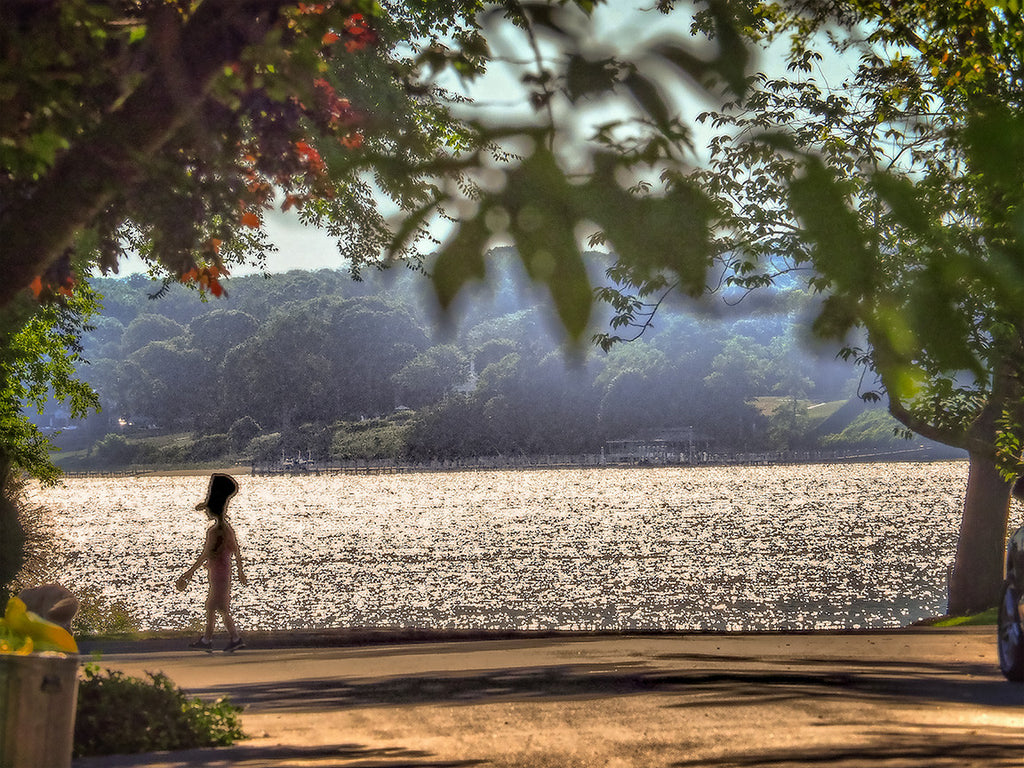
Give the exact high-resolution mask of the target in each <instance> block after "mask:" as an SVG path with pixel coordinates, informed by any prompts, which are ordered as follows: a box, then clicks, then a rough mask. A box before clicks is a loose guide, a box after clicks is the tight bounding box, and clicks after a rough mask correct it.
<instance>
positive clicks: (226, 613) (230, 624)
mask: <svg viewBox="0 0 1024 768" xmlns="http://www.w3.org/2000/svg"><path fill="white" fill-rule="evenodd" d="M220 617H221V618H222V619H223V620H224V628H225V629H227V631H228V636H229V637H230V638H231V640H233V641H234V640H237V639H238V637H239V635H238V628H237V627H236V626H235V620H234V619H232V618H231V611H230V610H228V609H226V608H225V609H224V610H223V611H221V612H220Z"/></svg>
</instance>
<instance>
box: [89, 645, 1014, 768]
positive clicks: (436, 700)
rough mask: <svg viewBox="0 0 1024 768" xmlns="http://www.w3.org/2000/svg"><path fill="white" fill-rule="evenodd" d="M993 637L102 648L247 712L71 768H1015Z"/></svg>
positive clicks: (116, 663) (1008, 688)
mask: <svg viewBox="0 0 1024 768" xmlns="http://www.w3.org/2000/svg"><path fill="white" fill-rule="evenodd" d="M994 643H995V638H994V632H993V631H992V629H990V628H967V629H953V630H940V629H912V630H905V631H897V632H881V633H821V634H730V635H690V636H686V635H678V636H676V635H668V636H665V635H662V636H627V637H600V636H598V637H581V638H564V637H562V638H551V639H513V640H489V641H462V642H437V643H404V644H380V645H370V646H348V647H344V646H342V647H329V648H308V647H307V648H281V647H274V648H271V647H265V648H260V647H258V645H259V643H257V642H256V641H255V640H254V642H253V643H252V647H250V648H249V649H247V650H245V651H242V652H240V653H238V654H235V655H225V654H213V655H205V654H202V653H195V652H191V653H189V652H185V651H177V650H174V651H169V650H162V651H152V650H151V651H147V652H135V653H110V654H107V655H105V656H104V657H103V659H102V661H101V666H107V667H111V668H116V669H121V670H124V671H125V672H128V673H130V674H141V673H142V672H144V671H145V670H162V671H164V672H165V673H166V674H168V675H169V676H170V677H171V678H172V679H173V680H175V681H176V682H177V683H178V684H179V685H180V686H182V687H184V688H185V689H187V690H188V691H189V692H190V693H193V694H196V695H199V696H202V697H217V696H222V695H228V696H230V697H231V698H232V699H233V700H234V701H235V702H236V703H240V704H243V705H245V707H246V710H245V713H244V715H243V722H244V727H245V730H246V732H247V733H248V734H249V735H250V736H251V738H250V739H247V740H246V741H243V742H241V743H240V744H239V745H237V746H235V747H228V748H222V749H217V750H195V751H190V752H175V753H163V754H150V755H141V756H134V757H116V758H111V757H104V758H93V759H82V760H78V761H76V762H75V768H99V766H103V768H118V767H122V766H146V767H147V768H182V767H183V766H245V768H257V767H262V766H268V767H270V768H285V766H288V767H289V768H291V767H293V766H294V767H296V768H297V767H299V766H314V767H316V768H334V767H335V766H337V767H339V768H340V767H341V766H361V767H362V768H368V767H370V766H374V767H377V768H396V767H397V766H407V767H409V768H413V767H415V768H428V767H431V768H439V767H440V766H453V767H454V766H478V765H479V766H496V767H502V768H505V767H507V768H512V766H517V767H525V768H534V767H538V768H539V767H540V766H552V767H553V766H559V767H560V766H638V767H639V766H644V767H645V768H646V767H647V766H666V767H669V766H674V767H676V768H687V767H690V766H719V767H721V768H743V767H746V766H773V767H777V768H792V767H795V766H821V765H823V764H827V765H829V766H834V767H835V768H855V767H856V768H864V767H865V766H868V767H869V768H874V767H875V766H879V767H881V766H884V767H886V768H889V767H892V768H895V767H899V768H941V767H942V766H951V767H952V766H956V767H957V768H963V767H964V766H977V767H978V768H981V767H982V766H984V768H1002V767H1003V766H1006V767H1009V766H1013V767H1014V768H1020V767H1021V766H1024V686H1022V685H1014V684H1011V683H1008V682H1006V681H1004V680H1003V678H1002V676H1001V675H1000V674H999V670H998V669H997V667H996V657H995V644H994Z"/></svg>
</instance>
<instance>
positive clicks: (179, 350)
mask: <svg viewBox="0 0 1024 768" xmlns="http://www.w3.org/2000/svg"><path fill="white" fill-rule="evenodd" d="M495 256H496V258H495V261H496V263H497V265H498V269H497V271H496V273H495V274H494V275H492V276H491V279H489V281H488V287H486V288H481V289H480V290H479V291H477V293H476V294H475V295H474V296H471V297H467V298H466V299H464V300H461V301H460V304H459V306H458V307H457V309H456V311H455V312H454V313H453V314H452V316H451V317H449V318H447V320H446V322H443V323H442V322H439V318H438V316H437V314H436V312H435V309H434V305H433V300H432V298H431V296H430V294H429V293H428V291H427V285H426V280H424V278H423V276H422V275H420V274H417V273H414V272H411V271H409V270H393V271H390V272H384V273H373V274H369V275H366V276H365V279H364V280H363V281H362V282H356V281H353V280H352V279H351V278H350V277H349V276H348V274H347V273H345V272H341V271H328V270H323V271H319V272H290V273H287V274H282V275H274V276H272V277H269V278H267V277H263V276H247V277H236V278H231V279H230V280H227V281H225V285H226V288H227V292H228V295H227V297H226V298H220V299H210V300H208V301H205V302H204V301H200V299H199V297H198V295H197V294H196V293H195V292H193V291H190V290H188V289H186V288H183V287H181V286H177V285H174V286H170V287H169V288H168V289H167V290H166V291H163V292H160V291H158V289H160V287H161V286H160V284H159V283H154V282H153V281H150V280H149V279H148V278H146V277H145V276H141V275H133V276H130V277H127V278H124V279H113V278H97V279H95V280H94V281H93V282H94V284H95V286H96V287H97V289H98V290H99V291H100V293H102V294H103V296H104V311H103V314H102V317H101V318H100V319H98V321H97V322H96V327H95V330H94V331H92V332H91V333H90V334H89V335H88V336H87V337H86V338H85V340H84V346H85V356H86V358H87V359H88V360H89V364H88V365H86V366H82V368H81V370H80V375H81V376H82V377H83V378H84V379H85V380H87V381H88V382H89V383H90V384H92V386H93V387H94V388H95V389H96V390H97V391H98V393H99V394H100V398H101V401H102V404H103V410H102V412H101V413H99V414H96V415H94V416H92V417H90V418H89V419H88V420H86V421H85V422H83V423H80V424H77V425H75V428H74V429H72V430H67V431H65V432H64V433H63V434H62V435H61V436H60V437H59V438H57V442H58V443H59V444H61V445H62V446H63V447H64V448H65V450H66V453H67V455H66V457H65V458H63V459H62V458H61V457H58V461H63V462H64V463H65V464H66V465H68V466H99V465H120V464H126V463H146V462H151V463H161V464H174V463H192V462H204V461H213V460H218V459H223V458H229V459H233V460H250V459H252V460H259V461H267V460H273V459H274V458H275V457H280V456H285V455H288V456H290V455H297V454H301V455H304V456H308V457H311V458H314V459H330V458H335V459H338V458H352V457H366V458H381V457H392V458H412V459H431V458H453V457H462V456H472V455H496V454H503V455H523V454H544V453H596V452H599V451H600V450H601V447H602V446H603V445H605V443H606V442H607V441H608V440H615V439H622V438H627V437H631V436H638V435H644V434H653V433H657V432H658V431H659V430H668V429H679V428H692V431H691V434H699V435H701V436H702V438H703V439H705V444H706V445H711V446H713V447H714V449H715V450H721V451H737V450H766V449H802V448H812V447H815V446H819V445H822V444H824V443H829V444H830V445H833V446H835V445H843V444H849V445H854V444H857V442H858V441H861V443H864V441H865V440H867V442H866V443H864V444H865V445H867V444H879V443H888V442H891V441H892V430H891V429H890V428H888V425H887V424H883V425H882V426H881V427H880V426H879V423H878V415H877V414H873V415H870V417H869V418H870V419H871V425H870V429H867V430H860V431H858V430H856V429H854V430H849V429H848V427H849V426H850V423H851V422H853V421H855V419H856V418H859V414H860V412H861V411H863V407H861V406H859V405H857V406H856V407H854V405H852V404H851V405H849V406H847V407H846V409H845V411H844V412H848V414H849V415H848V418H846V419H845V420H839V421H837V420H836V419H834V418H833V419H832V420H831V421H832V422H834V423H831V424H830V429H829V430H828V431H827V432H823V430H822V428H821V427H822V425H823V424H825V423H826V416H828V415H829V414H833V413H834V412H835V411H836V409H837V408H838V406H839V405H840V404H842V403H843V402H845V401H848V400H849V399H850V398H851V397H852V396H854V395H855V387H856V379H855V378H854V377H855V374H856V373H857V372H856V371H854V370H853V369H852V368H851V367H850V366H849V365H847V364H846V363H841V362H837V361H835V360H834V350H832V351H829V350H821V351H820V352H819V353H817V354H814V353H812V352H811V351H809V349H808V348H807V347H806V346H805V345H803V344H802V343H801V334H802V328H803V326H802V324H801V322H800V321H801V317H802V316H803V315H804V313H805V312H806V311H807V309H808V307H809V304H810V302H811V301H812V299H811V298H810V297H808V296H806V295H805V294H802V293H800V292H799V291H797V290H795V289H794V290H789V291H779V292H776V293H775V294H773V295H771V296H770V297H768V298H767V299H766V298H764V297H761V296H759V297H758V302H757V304H756V305H755V304H754V303H753V302H751V301H741V302H739V303H738V304H737V305H736V306H729V304H728V303H727V302H725V301H723V300H722V299H721V298H720V297H719V298H715V299H711V300H709V301H708V302H707V303H706V304H703V305H701V306H699V307H694V306H691V307H684V306H666V307H662V308H661V310H660V313H659V315H658V316H657V318H656V320H655V324H654V327H653V328H651V329H649V330H648V331H647V332H646V333H645V334H644V335H643V336H642V337H641V338H640V339H638V340H636V341H633V342H631V343H623V344H619V345H617V346H616V347H614V348H613V349H612V350H611V352H609V353H604V352H601V351H600V350H597V349H592V350H589V351H588V353H587V355H586V359H582V360H581V359H576V358H574V357H570V356H567V355H566V354H565V353H564V352H563V351H562V349H561V348H560V346H559V340H558V338H557V337H556V336H555V335H553V334H552V332H551V331H550V329H551V328H552V327H553V323H551V322H550V318H549V317H548V316H547V315H546V314H545V311H546V310H545V308H546V307H547V305H548V303H545V302H542V301H539V300H538V297H537V296H536V295H535V294H534V293H533V291H532V289H530V288H529V286H528V285H526V284H525V283H524V281H523V280H522V279H521V277H520V276H519V275H518V273H517V272H516V271H515V270H514V269H512V267H511V266H510V265H511V263H512V262H511V260H510V259H508V258H507V257H508V254H502V253H496V254H495ZM590 258H591V262H592V267H593V269H594V274H595V275H600V274H602V270H603V263H602V259H603V258H604V257H602V256H601V255H600V254H591V255H590ZM158 292H159V293H161V295H160V296H159V298H150V296H151V295H154V294H157V293H158ZM598 330H604V329H603V328H601V327H600V318H599V319H598V320H597V321H595V327H594V331H595V332H597V331H598ZM829 404H832V405H829ZM42 419H43V422H44V423H47V424H50V423H53V424H60V422H61V416H60V414H59V413H49V412H48V413H47V414H45V415H44V417H42ZM844 430H847V431H846V433H845V437H844ZM844 441H845V443H844Z"/></svg>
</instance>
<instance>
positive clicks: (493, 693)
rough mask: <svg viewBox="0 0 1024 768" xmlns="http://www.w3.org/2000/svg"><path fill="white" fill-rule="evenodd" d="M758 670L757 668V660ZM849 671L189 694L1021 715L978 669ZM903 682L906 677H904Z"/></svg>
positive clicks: (248, 699)
mask: <svg viewBox="0 0 1024 768" xmlns="http://www.w3.org/2000/svg"><path fill="white" fill-rule="evenodd" d="M751 661H756V660H751ZM845 669H846V667H844V664H843V662H841V661H840V662H834V663H830V667H827V668H821V667H819V668H816V669H814V670H811V669H806V670H796V671H794V670H790V669H785V668H783V669H768V670H764V669H745V670H739V671H732V670H728V669H718V670H716V669H712V670H707V669H703V670H696V671H679V670H668V669H657V668H651V667H647V666H645V665H643V664H636V665H634V666H632V667H627V668H626V669H623V665H622V664H609V665H595V664H589V665H567V666H549V667H529V668H511V669H500V670H487V671H486V672H481V671H475V672H474V671H468V672H460V673H444V674H429V675H412V676H405V677H389V678H375V679H371V680H365V681H364V680H359V679H352V678H340V677H336V678H317V679H308V680H294V681H288V682H281V681H275V682H267V683H251V684H245V683H241V684H231V685H226V686H223V687H210V688H202V689H191V690H190V693H191V694H193V695H197V696H200V697H202V698H207V699H209V698H217V697H220V696H228V697H230V698H231V700H232V701H233V702H234V703H236V704H241V705H243V706H246V707H250V708H252V709H255V710H259V711H263V712H274V711H287V712H321V711H327V710H341V709H353V708H362V707H375V706H394V705H406V706H408V705H422V704H446V705H456V704H460V703H461V704H471V703H472V704H477V703H482V702H488V701H509V700H520V699H529V700H533V701H538V700H544V699H567V698H595V697H611V696H628V695H633V694H640V693H665V694H677V695H679V696H680V698H679V699H678V700H676V701H674V702H673V703H672V704H668V706H675V707H684V708H685V707H697V706H705V705H706V704H707V703H708V702H709V701H710V700H713V702H714V705H715V706H718V707H721V706H729V705H735V706H750V705H753V704H763V703H767V702H777V701H780V700H784V699H789V698H800V697H807V696H815V697H822V696H836V697H842V698H845V699H847V700H849V699H861V700H869V699H876V700H877V699H879V698H884V699H889V700H917V701H922V700H927V701H932V702H935V703H937V704H949V703H971V704H980V705H984V706H994V707H1019V706H1020V705H1021V700H1022V690H1021V688H1020V686H1015V685H1013V684H1010V683H1006V682H1004V681H1002V680H1001V679H999V678H996V677H994V676H993V675H992V674H991V670H989V669H988V668H985V672H987V673H988V674H986V675H984V676H978V675H979V670H978V669H975V668H974V667H973V666H972V665H955V664H947V665H941V664H935V665H928V666H927V668H925V667H924V665H917V666H916V667H912V668H908V667H907V665H904V668H903V669H902V670H900V671H897V670H895V669H890V668H888V666H887V665H882V667H881V668H878V669H875V668H868V667H867V666H866V665H865V664H864V663H863V662H859V663H858V664H857V668H856V671H850V672H847V671H844V670H845ZM901 672H902V674H901Z"/></svg>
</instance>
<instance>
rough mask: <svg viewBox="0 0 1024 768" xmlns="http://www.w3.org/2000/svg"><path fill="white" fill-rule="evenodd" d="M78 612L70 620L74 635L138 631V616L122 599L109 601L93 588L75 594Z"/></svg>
mask: <svg viewBox="0 0 1024 768" xmlns="http://www.w3.org/2000/svg"><path fill="white" fill-rule="evenodd" d="M75 597H77V598H78V602H79V605H78V613H76V614H75V618H74V619H73V620H72V622H71V631H72V632H73V633H74V634H76V635H125V634H129V633H132V632H138V631H139V626H140V623H139V617H138V614H137V613H136V612H135V611H134V610H133V609H132V607H131V606H130V605H128V603H126V602H125V601H124V600H114V601H109V600H107V599H106V598H105V597H103V595H101V594H100V591H99V590H98V589H95V588H87V589H81V590H79V591H78V592H77V593H76V594H75Z"/></svg>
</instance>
